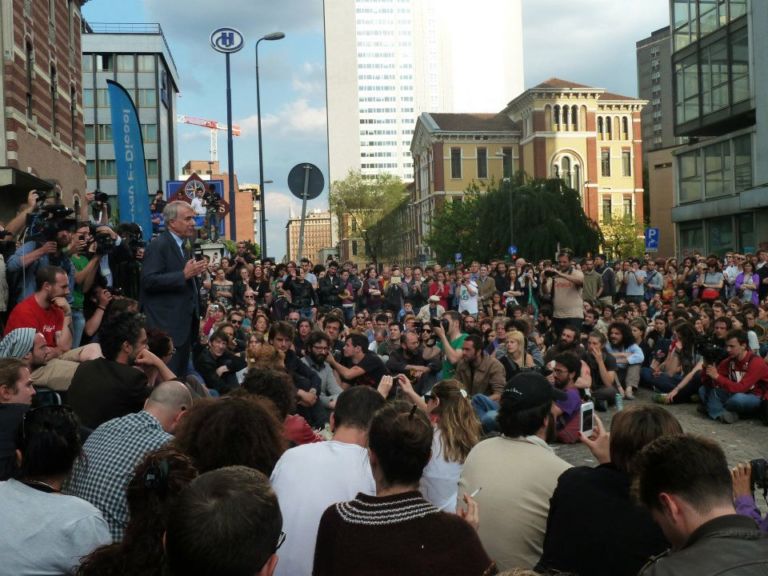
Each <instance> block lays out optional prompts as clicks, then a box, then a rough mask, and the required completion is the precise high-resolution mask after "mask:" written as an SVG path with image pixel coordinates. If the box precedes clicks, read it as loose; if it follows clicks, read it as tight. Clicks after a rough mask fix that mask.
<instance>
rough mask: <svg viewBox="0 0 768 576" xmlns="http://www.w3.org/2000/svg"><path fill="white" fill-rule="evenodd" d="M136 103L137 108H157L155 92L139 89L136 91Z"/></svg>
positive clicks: (153, 90)
mask: <svg viewBox="0 0 768 576" xmlns="http://www.w3.org/2000/svg"><path fill="white" fill-rule="evenodd" d="M137 101H138V106H139V108H154V107H155V106H157V90H155V89H147V90H145V89H140V90H139V91H138V99H137Z"/></svg>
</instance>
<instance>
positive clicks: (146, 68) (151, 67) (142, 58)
mask: <svg viewBox="0 0 768 576" xmlns="http://www.w3.org/2000/svg"><path fill="white" fill-rule="evenodd" d="M136 59H137V61H138V68H139V72H154V71H155V57H154V56H152V55H149V54H139V55H138V56H137V57H136Z"/></svg>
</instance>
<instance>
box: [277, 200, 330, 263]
mask: <svg viewBox="0 0 768 576" xmlns="http://www.w3.org/2000/svg"><path fill="white" fill-rule="evenodd" d="M332 221H333V217H332V216H331V213H330V212H328V211H325V212H323V211H321V210H313V211H311V212H308V213H307V218H306V219H305V220H304V245H303V246H302V253H301V254H299V242H300V240H301V236H300V234H299V232H300V231H301V216H295V215H294V214H293V212H292V211H291V213H290V214H289V216H288V223H287V224H286V225H285V249H286V258H287V259H288V260H298V259H299V258H309V259H310V260H312V261H313V262H317V263H322V261H323V256H322V251H323V249H324V248H330V247H331V222H332Z"/></svg>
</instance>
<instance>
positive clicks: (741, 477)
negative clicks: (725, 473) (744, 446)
mask: <svg viewBox="0 0 768 576" xmlns="http://www.w3.org/2000/svg"><path fill="white" fill-rule="evenodd" d="M766 466H768V463H766V461H765V460H763V459H759V460H752V461H751V462H740V463H739V464H738V465H737V466H736V467H735V468H732V469H731V478H732V480H733V504H734V506H735V507H736V514H739V515H741V516H746V517H747V518H752V519H753V520H754V521H755V522H757V524H758V526H759V527H760V531H761V532H768V514H766V516H765V518H762V517H761V516H760V509H759V508H758V507H757V504H755V493H754V488H755V487H757V488H762V489H763V495H765V490H766V482H768V478H766Z"/></svg>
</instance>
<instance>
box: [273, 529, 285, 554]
mask: <svg viewBox="0 0 768 576" xmlns="http://www.w3.org/2000/svg"><path fill="white" fill-rule="evenodd" d="M283 542H285V532H283V531H282V530H281V531H280V536H278V537H277V544H276V545H275V552H277V551H278V550H280V546H282V545H283Z"/></svg>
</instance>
